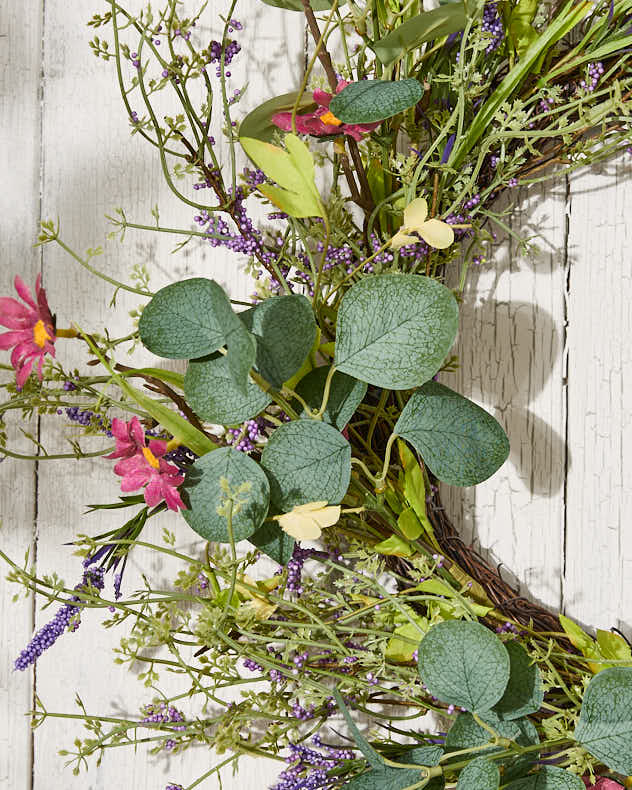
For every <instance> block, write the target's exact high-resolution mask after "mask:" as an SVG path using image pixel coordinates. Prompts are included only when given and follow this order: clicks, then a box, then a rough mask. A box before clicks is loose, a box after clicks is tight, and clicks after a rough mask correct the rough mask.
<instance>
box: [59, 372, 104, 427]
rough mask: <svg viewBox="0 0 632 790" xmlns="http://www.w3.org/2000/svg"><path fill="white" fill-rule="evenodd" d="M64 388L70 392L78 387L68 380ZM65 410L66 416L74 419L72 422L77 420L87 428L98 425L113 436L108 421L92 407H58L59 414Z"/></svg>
mask: <svg viewBox="0 0 632 790" xmlns="http://www.w3.org/2000/svg"><path fill="white" fill-rule="evenodd" d="M66 384H70V387H67V386H66ZM64 389H65V390H67V391H69V392H70V391H71V390H72V389H76V387H75V386H74V384H72V382H70V381H67V382H66V383H65V384H64ZM64 412H65V413H66V417H68V419H69V420H72V422H76V423H78V424H79V425H82V426H83V427H84V428H87V427H88V426H89V425H96V426H97V427H98V428H99V429H100V430H101V431H102V432H103V433H104V434H105V435H106V436H109V437H111V436H112V431H111V430H110V429H109V427H106V426H107V421H106V420H105V418H104V417H102V416H101V415H100V414H95V413H94V412H93V411H91V410H90V409H82V408H80V407H79V406H68V407H67V408H66V409H57V414H63V413H64Z"/></svg>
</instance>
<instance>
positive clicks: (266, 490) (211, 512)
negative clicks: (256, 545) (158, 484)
mask: <svg viewBox="0 0 632 790" xmlns="http://www.w3.org/2000/svg"><path fill="white" fill-rule="evenodd" d="M221 478H225V479H226V480H228V483H229V485H230V487H231V489H235V488H238V487H239V486H241V485H242V484H243V483H250V490H249V491H248V492H246V493H243V494H241V495H240V496H239V499H240V501H241V502H243V504H242V505H241V506H240V507H239V508H238V509H235V511H234V514H233V517H232V530H233V538H234V540H235V542H238V541H240V540H244V539H245V538H248V537H250V536H251V535H252V534H253V533H254V532H255V531H256V530H257V529H258V528H259V527H260V526H261V524H262V523H263V520H264V519H265V517H266V515H267V513H268V504H269V502H270V486H269V484H268V479H267V477H266V476H265V473H264V472H263V470H262V469H261V467H260V466H259V464H257V463H256V462H255V461H253V460H252V458H250V456H248V455H246V454H245V453H240V452H238V451H237V450H233V449H232V448H231V447H221V448H219V449H218V450H216V451H215V452H213V453H207V455H203V456H202V457H201V458H198V460H197V461H196V462H195V463H194V464H193V465H192V466H191V468H190V469H189V470H188V471H187V473H186V478H185V482H184V486H185V491H186V494H187V496H188V504H189V508H188V509H187V510H183V511H182V515H183V516H184V519H185V521H186V522H187V524H188V525H189V526H190V527H191V529H194V530H195V531H196V532H197V533H198V535H201V536H202V537H203V538H204V539H205V540H214V541H218V542H220V543H228V542H229V541H230V536H229V533H228V525H227V520H226V518H225V517H224V516H220V515H219V514H218V512H217V508H218V506H220V505H221V504H222V502H223V501H224V500H225V499H226V493H225V492H224V491H223V490H222V488H221V486H220V480H221Z"/></svg>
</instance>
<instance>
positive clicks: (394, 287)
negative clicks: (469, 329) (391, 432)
mask: <svg viewBox="0 0 632 790" xmlns="http://www.w3.org/2000/svg"><path fill="white" fill-rule="evenodd" d="M457 324H458V308H457V304H456V300H455V298H454V296H453V294H452V292H451V291H450V290H449V289H448V288H446V287H445V285H442V284H441V283H440V282H438V281H437V280H432V279H430V278H429V277H422V276H419V275H414V274H379V275H375V276H373V277H366V278H364V279H363V280H360V281H359V282H358V283H356V284H355V285H354V286H353V287H352V288H350V289H349V290H348V291H347V293H346V294H345V295H344V297H343V299H342V301H341V304H340V310H339V311H338V325H337V340H336V353H335V360H334V364H335V365H336V368H337V369H338V370H340V371H341V372H342V373H348V374H349V375H350V376H354V378H357V379H360V381H366V382H367V383H368V384H374V385H375V386H378V387H385V388H387V389H410V388H412V387H417V386H418V385H419V384H423V382H424V381H427V380H428V379H430V378H432V376H434V374H435V373H436V372H437V371H438V370H439V368H440V367H441V363H442V362H443V360H444V359H445V357H446V355H447V353H448V351H449V350H450V347H451V346H452V343H453V342H454V338H455V337H456V330H457Z"/></svg>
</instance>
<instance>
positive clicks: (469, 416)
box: [395, 381, 509, 486]
mask: <svg viewBox="0 0 632 790" xmlns="http://www.w3.org/2000/svg"><path fill="white" fill-rule="evenodd" d="M395 433H396V434H397V435H398V436H401V437H402V439H406V441H408V442H410V443H411V444H412V445H413V447H414V448H415V449H416V450H417V452H418V453H419V454H420V455H421V457H422V458H423V460H424V462H425V463H426V465H427V466H428V468H429V469H430V470H431V471H432V473H433V474H434V475H435V476H436V477H438V478H439V480H442V481H443V482H444V483H449V484H450V485H455V486H472V485H476V484H477V483H481V482H482V481H483V480H487V478H488V477H491V475H493V474H494V472H496V471H497V470H498V469H499V468H500V467H501V466H502V465H503V463H504V462H505V460H506V459H507V456H508V455H509V440H508V439H507V435H506V433H505V432H504V430H503V428H502V426H501V425H500V423H499V422H498V421H497V420H496V419H494V417H492V415H491V414H489V413H488V412H486V411H485V410H484V409H481V407H480V406H477V405H476V403H473V402H472V401H471V400H468V399H467V398H464V397H463V396H462V395H459V394H458V393H457V392H454V391H453V390H451V389H449V388H448V387H445V386H444V385H443V384H439V383H437V382H436V381H428V382H427V383H426V384H424V385H423V387H420V388H419V389H418V390H417V391H416V392H414V393H413V394H412V396H411V397H410V400H409V401H408V403H407V404H406V406H405V407H404V410H403V411H402V413H401V414H400V417H399V419H398V420H397V423H396V424H395Z"/></svg>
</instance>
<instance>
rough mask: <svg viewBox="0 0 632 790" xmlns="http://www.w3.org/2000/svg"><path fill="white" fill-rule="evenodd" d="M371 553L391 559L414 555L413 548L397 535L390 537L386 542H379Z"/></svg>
mask: <svg viewBox="0 0 632 790" xmlns="http://www.w3.org/2000/svg"><path fill="white" fill-rule="evenodd" d="M373 551H376V552H377V553H378V554H387V555H389V556H392V557H412V556H413V554H414V553H415V550H414V549H413V547H412V546H411V545H410V543H408V542H407V541H405V540H404V539H403V538H400V537H399V535H391V536H390V538H386V540H381V541H380V542H379V543H376V544H375V545H374V546H373Z"/></svg>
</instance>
